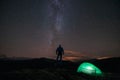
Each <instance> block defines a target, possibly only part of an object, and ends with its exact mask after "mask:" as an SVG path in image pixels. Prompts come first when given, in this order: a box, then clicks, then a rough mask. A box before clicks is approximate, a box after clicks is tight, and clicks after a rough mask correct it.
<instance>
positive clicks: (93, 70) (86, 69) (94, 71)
mask: <svg viewBox="0 0 120 80" xmlns="http://www.w3.org/2000/svg"><path fill="white" fill-rule="evenodd" d="M77 72H78V73H81V72H82V73H85V74H88V75H92V76H102V75H103V73H102V71H101V70H100V69H99V68H98V67H96V66H95V65H93V64H91V63H88V62H84V63H82V64H81V65H80V66H79V67H78V69H77Z"/></svg>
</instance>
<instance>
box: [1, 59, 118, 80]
mask: <svg viewBox="0 0 120 80" xmlns="http://www.w3.org/2000/svg"><path fill="white" fill-rule="evenodd" d="M82 62H86V61H78V62H70V61H63V62H56V61H55V60H52V59H46V58H40V59H30V60H9V59H0V80H120V69H119V68H120V65H119V63H120V58H111V59H105V60H96V59H93V60H87V62H91V63H93V64H95V65H96V66H98V67H99V68H100V69H101V70H102V71H103V72H104V76H103V77H95V76H90V75H86V74H83V73H77V72H76V71H77V68H78V66H79V65H80V64H81V63H82Z"/></svg>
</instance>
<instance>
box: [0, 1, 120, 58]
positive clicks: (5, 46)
mask: <svg viewBox="0 0 120 80" xmlns="http://www.w3.org/2000/svg"><path fill="white" fill-rule="evenodd" d="M59 44H61V45H62V46H63V47H64V49H65V57H73V56H74V57H81V56H83V55H85V56H89V57H116V56H120V0H0V55H6V56H8V57H32V58H39V57H50V58H55V56H56V55H55V50H56V48H57V46H58V45H59Z"/></svg>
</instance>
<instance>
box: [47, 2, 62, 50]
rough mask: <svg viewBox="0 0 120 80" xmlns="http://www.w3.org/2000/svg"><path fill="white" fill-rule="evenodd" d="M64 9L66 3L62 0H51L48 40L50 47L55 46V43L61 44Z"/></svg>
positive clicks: (49, 5) (49, 4)
mask: <svg viewBox="0 0 120 80" xmlns="http://www.w3.org/2000/svg"><path fill="white" fill-rule="evenodd" d="M63 10H64V5H63V2H62V0H49V3H48V16H49V19H48V20H49V21H48V22H49V25H48V26H49V27H50V29H49V33H48V34H47V35H48V38H49V39H48V42H49V47H50V48H54V47H55V45H57V44H60V43H61V42H60V40H61V36H62V34H63V31H62V28H63V27H62V24H63V23H62V21H63Z"/></svg>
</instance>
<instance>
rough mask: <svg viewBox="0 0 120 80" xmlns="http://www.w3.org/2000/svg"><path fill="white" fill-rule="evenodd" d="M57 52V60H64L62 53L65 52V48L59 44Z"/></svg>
mask: <svg viewBox="0 0 120 80" xmlns="http://www.w3.org/2000/svg"><path fill="white" fill-rule="evenodd" d="M56 54H57V59H56V60H57V61H62V55H63V54H64V49H63V47H61V45H59V46H58V47H57V49H56Z"/></svg>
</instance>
